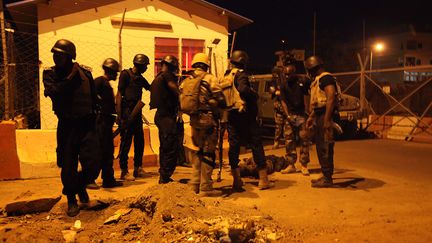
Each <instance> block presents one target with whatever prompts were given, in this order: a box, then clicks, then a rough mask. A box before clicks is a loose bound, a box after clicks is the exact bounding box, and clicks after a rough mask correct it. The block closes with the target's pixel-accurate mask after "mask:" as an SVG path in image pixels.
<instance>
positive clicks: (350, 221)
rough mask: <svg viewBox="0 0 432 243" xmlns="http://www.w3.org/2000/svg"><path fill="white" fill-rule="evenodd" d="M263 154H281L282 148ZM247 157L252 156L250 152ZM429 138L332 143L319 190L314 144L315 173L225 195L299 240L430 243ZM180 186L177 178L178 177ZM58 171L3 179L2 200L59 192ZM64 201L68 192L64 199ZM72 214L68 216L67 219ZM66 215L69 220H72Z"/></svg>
mask: <svg viewBox="0 0 432 243" xmlns="http://www.w3.org/2000/svg"><path fill="white" fill-rule="evenodd" d="M270 147H271V146H267V147H266V148H267V149H266V154H267V155H269V154H276V155H284V149H283V148H281V149H278V150H271V149H269V148H270ZM244 156H251V155H250V154H246V155H244ZM431 158H432V145H431V144H420V143H411V142H402V141H391V140H361V141H344V142H338V143H337V144H336V149H335V162H336V173H335V183H336V184H337V185H336V187H335V188H331V189H315V188H311V187H310V179H311V178H314V177H317V176H318V173H319V165H318V163H317V158H316V153H315V149H312V151H311V161H312V162H311V165H310V168H311V169H312V172H313V173H312V175H311V176H310V177H305V176H302V175H301V174H300V173H297V174H289V175H283V174H280V173H275V174H273V175H271V178H272V179H274V180H276V187H275V188H273V189H271V190H265V191H260V190H258V188H257V186H256V185H257V182H256V180H254V179H245V182H246V185H245V189H246V191H245V192H243V193H234V194H229V193H228V194H227V195H226V196H225V197H224V198H223V199H221V200H228V201H231V202H233V203H235V204H238V205H242V206H244V207H246V208H251V210H254V209H253V208H259V209H260V210H261V211H263V212H265V213H268V214H270V215H272V216H273V217H274V218H275V219H276V220H277V221H278V222H280V223H281V224H282V226H284V228H285V229H286V230H287V232H289V234H290V235H292V234H297V236H296V237H297V240H298V241H300V242H432V233H431V232H432V218H431V216H430V215H432V200H431V198H432V184H431V182H432V176H431V172H432V159H431ZM146 170H147V171H151V172H153V173H152V176H151V177H149V178H145V179H142V180H137V181H135V182H130V183H126V185H125V186H124V187H121V188H116V189H110V190H104V189H101V190H98V191H90V192H89V193H90V196H91V198H92V199H95V198H109V197H114V198H116V199H120V200H121V199H123V198H125V197H131V196H135V195H138V194H139V193H141V192H143V191H145V190H146V189H147V188H148V187H150V186H153V185H157V178H158V176H157V168H147V169H146ZM190 176H191V171H190V169H188V168H184V167H181V168H178V169H177V170H176V173H175V175H174V179H175V180H176V181H180V180H181V179H187V178H190ZM222 178H223V180H222V182H220V183H215V187H217V188H221V187H223V188H229V187H230V185H231V183H232V179H231V176H230V175H229V172H228V171H227V170H224V173H223V175H222ZM173 186H175V184H173ZM60 192H61V182H60V179H59V178H57V177H56V178H45V179H34V180H17V181H0V207H3V206H4V205H5V204H6V203H8V202H11V201H14V200H23V199H29V198H41V197H52V196H57V195H59V194H60ZM61 205H63V206H62V207H65V199H64V198H63V199H62V204H61ZM66 221H67V220H66ZM66 221H65V223H64V224H65V225H69V224H68V223H67V222H66ZM84 223H88V222H84Z"/></svg>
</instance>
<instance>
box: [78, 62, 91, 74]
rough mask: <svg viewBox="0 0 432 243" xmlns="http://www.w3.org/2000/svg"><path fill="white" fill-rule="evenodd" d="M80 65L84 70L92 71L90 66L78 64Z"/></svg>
mask: <svg viewBox="0 0 432 243" xmlns="http://www.w3.org/2000/svg"><path fill="white" fill-rule="evenodd" d="M80 67H81V68H82V69H84V70H87V71H89V72H92V71H93V69H92V68H91V67H89V66H86V65H82V64H80Z"/></svg>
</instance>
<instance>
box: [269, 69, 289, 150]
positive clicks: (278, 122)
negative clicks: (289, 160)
mask: <svg viewBox="0 0 432 243" xmlns="http://www.w3.org/2000/svg"><path fill="white" fill-rule="evenodd" d="M282 72H283V70H282V67H274V68H273V70H272V76H273V84H272V86H271V87H270V93H271V94H272V99H273V108H274V120H275V137H274V144H273V149H277V148H279V142H280V140H281V139H282V138H283V130H284V125H285V120H286V117H285V114H284V111H283V107H282V103H281V97H280V82H281V80H282V79H284V75H283V73H282Z"/></svg>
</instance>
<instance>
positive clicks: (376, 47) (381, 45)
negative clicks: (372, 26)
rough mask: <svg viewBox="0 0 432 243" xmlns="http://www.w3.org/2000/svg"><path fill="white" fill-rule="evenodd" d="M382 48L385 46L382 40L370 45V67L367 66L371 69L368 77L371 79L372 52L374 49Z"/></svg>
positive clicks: (381, 49)
mask: <svg viewBox="0 0 432 243" xmlns="http://www.w3.org/2000/svg"><path fill="white" fill-rule="evenodd" d="M384 49H385V46H384V44H383V43H382V42H378V43H375V44H374V45H373V46H372V48H371V52H370V67H369V70H370V71H371V72H370V78H371V79H372V60H373V52H374V51H376V52H382V51H383V50H384Z"/></svg>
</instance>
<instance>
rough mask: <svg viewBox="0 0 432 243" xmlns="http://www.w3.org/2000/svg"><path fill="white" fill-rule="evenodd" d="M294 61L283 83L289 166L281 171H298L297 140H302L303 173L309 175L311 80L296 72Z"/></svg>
mask: <svg viewBox="0 0 432 243" xmlns="http://www.w3.org/2000/svg"><path fill="white" fill-rule="evenodd" d="M295 72H296V68H295V65H294V64H293V63H288V64H287V65H286V67H285V73H286V76H287V78H286V81H285V82H284V83H283V84H281V103H282V107H283V110H284V114H285V117H286V118H287V119H286V120H285V125H284V137H285V147H286V158H287V160H288V164H289V165H288V167H287V168H286V169H284V170H282V171H281V172H282V173H283V174H287V173H293V172H296V168H295V163H296V162H297V149H296V147H297V143H296V142H297V141H299V142H300V161H299V162H300V164H301V172H302V174H303V175H306V176H307V175H309V170H308V168H307V164H308V163H309V143H310V142H309V140H308V139H307V136H306V132H305V121H306V104H307V103H308V99H307V98H308V96H307V95H308V89H309V85H310V84H309V83H310V82H309V81H308V80H307V79H306V78H304V77H302V76H300V75H297V74H296V73H295Z"/></svg>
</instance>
